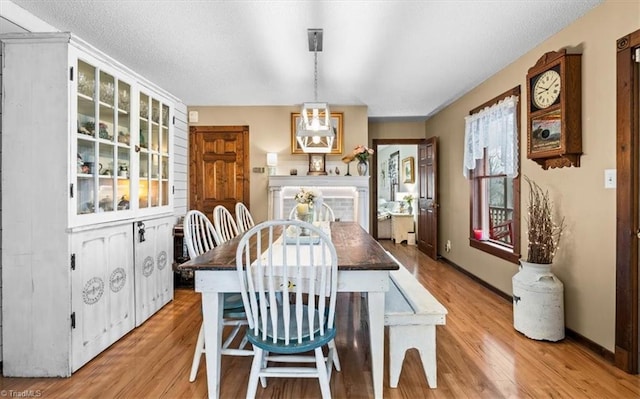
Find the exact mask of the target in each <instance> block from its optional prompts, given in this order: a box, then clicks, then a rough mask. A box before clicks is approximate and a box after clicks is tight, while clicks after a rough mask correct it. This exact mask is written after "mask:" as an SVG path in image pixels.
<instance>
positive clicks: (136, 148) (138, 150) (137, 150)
mask: <svg viewBox="0 0 640 399" xmlns="http://www.w3.org/2000/svg"><path fill="white" fill-rule="evenodd" d="M134 149H135V150H136V152H140V146H139V145H137V144H136V146H135V147H134Z"/></svg>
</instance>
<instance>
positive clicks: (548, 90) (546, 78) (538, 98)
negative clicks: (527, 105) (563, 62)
mask: <svg viewBox="0 0 640 399" xmlns="http://www.w3.org/2000/svg"><path fill="white" fill-rule="evenodd" d="M560 87H561V79H560V74H559V73H558V72H557V71H555V70H553V69H551V70H548V71H546V72H544V73H543V74H542V75H540V76H539V77H538V79H537V80H536V83H535V84H534V85H533V98H532V101H533V105H535V106H536V107H538V108H547V107H549V106H551V105H552V104H553V103H554V102H555V101H556V100H557V99H558V97H560Z"/></svg>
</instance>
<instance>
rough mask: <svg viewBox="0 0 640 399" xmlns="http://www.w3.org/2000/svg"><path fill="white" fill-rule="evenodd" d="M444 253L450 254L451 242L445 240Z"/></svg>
mask: <svg viewBox="0 0 640 399" xmlns="http://www.w3.org/2000/svg"><path fill="white" fill-rule="evenodd" d="M444 251H445V252H451V240H447V242H446V244H444Z"/></svg>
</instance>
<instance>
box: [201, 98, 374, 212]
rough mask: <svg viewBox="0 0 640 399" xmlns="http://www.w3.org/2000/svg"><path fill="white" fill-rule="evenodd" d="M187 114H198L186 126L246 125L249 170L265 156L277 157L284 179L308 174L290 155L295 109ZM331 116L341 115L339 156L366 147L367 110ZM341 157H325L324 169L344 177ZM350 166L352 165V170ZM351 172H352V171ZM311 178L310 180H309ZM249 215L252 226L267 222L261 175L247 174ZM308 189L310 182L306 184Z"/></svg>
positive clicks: (304, 160) (301, 160)
mask: <svg viewBox="0 0 640 399" xmlns="http://www.w3.org/2000/svg"><path fill="white" fill-rule="evenodd" d="M188 111H197V112H198V122H197V123H193V122H190V123H189V125H190V126H209V125H210V126H230V125H247V126H249V135H250V148H249V157H250V167H251V169H253V168H254V167H265V169H266V161H267V156H266V154H267V152H275V153H277V154H278V166H277V168H276V174H278V175H288V174H289V170H290V169H292V168H296V169H297V170H298V175H304V174H306V173H307V171H308V170H309V160H308V156H307V155H299V154H291V122H290V121H291V113H292V112H299V111H300V107H299V106H291V107H266V106H265V107H231V106H228V107H227V106H225V107H212V106H199V107H189V108H188ZM331 112H342V113H343V114H344V116H343V129H344V131H343V145H342V148H343V154H344V155H346V154H347V153H350V152H351V151H352V150H353V148H354V147H355V146H357V145H359V144H366V143H367V134H368V133H367V129H368V126H367V107H366V106H345V107H338V106H331ZM343 154H341V155H327V160H326V168H327V171H329V169H331V170H332V171H333V170H335V168H336V167H338V168H339V169H340V171H341V174H342V175H344V174H345V173H346V170H347V169H346V165H345V164H344V163H342V161H341V159H342V157H343ZM353 166H354V165H352V167H353ZM352 172H353V170H352ZM312 178H313V176H310V179H312ZM249 179H250V182H251V202H250V205H251V213H252V215H253V216H254V218H255V220H256V222H259V221H263V220H266V219H267V205H268V204H267V182H268V175H267V173H266V171H265V173H254V172H253V171H251V172H250V175H249ZM309 185H312V181H310V184H309Z"/></svg>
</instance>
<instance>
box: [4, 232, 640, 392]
mask: <svg viewBox="0 0 640 399" xmlns="http://www.w3.org/2000/svg"><path fill="white" fill-rule="evenodd" d="M382 244H383V246H385V247H386V248H388V249H389V250H390V251H392V253H394V255H395V256H396V258H398V259H399V260H400V261H401V262H402V263H403V264H404V265H405V266H406V267H407V268H408V269H409V270H410V271H414V272H415V273H416V275H417V276H418V279H419V280H420V282H421V283H422V284H423V285H425V286H426V287H427V288H428V289H429V290H430V291H431V293H433V295H434V296H435V297H436V298H438V300H440V302H442V304H443V305H444V306H445V307H446V308H447V309H448V311H449V314H448V316H447V324H446V325H445V326H438V327H437V353H438V356H437V359H438V360H437V361H438V388H437V389H430V388H429V387H428V386H427V382H426V378H425V377H424V374H423V371H422V367H421V364H420V360H419V357H418V355H417V353H416V352H415V350H411V351H409V352H408V353H407V357H406V359H405V363H404V366H403V369H402V374H401V376H400V383H399V385H398V388H397V389H391V388H389V387H388V385H389V384H388V381H389V375H388V369H387V367H385V375H384V385H385V391H384V396H385V398H407V399H413V398H639V397H640V377H639V376H635V375H629V374H626V373H624V372H622V371H620V370H619V369H616V368H615V367H613V366H612V365H611V364H610V363H608V362H607V361H605V360H604V359H603V358H601V357H599V356H598V355H596V354H594V353H592V352H590V351H589V350H587V349H585V348H584V347H582V346H580V345H578V344H576V343H575V342H574V341H572V340H571V339H569V338H567V339H565V340H563V341H561V342H557V343H550V342H540V341H534V340H530V339H527V338H525V337H524V336H522V335H521V334H519V333H518V332H516V331H515V330H514V329H513V324H512V307H511V303H510V302H509V301H507V300H505V299H504V298H502V297H500V296H498V295H496V294H495V293H493V292H491V291H489V290H487V289H486V288H484V287H482V286H481V285H479V284H477V283H475V282H474V281H472V280H471V279H469V278H468V277H467V276H465V275H464V274H462V273H460V272H459V271H457V270H455V269H454V268H452V267H451V266H449V265H447V264H445V263H442V262H436V261H433V260H431V259H429V258H428V257H427V256H425V255H424V254H422V253H420V252H418V251H417V250H416V249H415V247H408V246H407V245H405V244H393V243H391V242H390V241H382ZM339 303H340V306H339V312H340V313H339V316H338V326H337V328H338V329H339V330H338V337H337V339H336V341H337V346H338V350H339V353H340V360H341V362H342V368H343V370H342V372H340V373H336V372H334V373H333V375H332V377H331V390H332V394H333V397H335V398H370V397H372V387H371V373H370V365H369V343H368V339H367V327H366V323H365V322H364V321H363V320H365V319H366V318H365V309H364V306H365V305H364V303H363V301H362V299H361V297H360V296H359V295H349V294H340V302H339ZM200 321H201V316H200V296H199V294H196V293H194V292H193V291H191V290H188V289H178V290H176V295H175V300H174V301H173V302H172V303H170V304H168V305H167V306H165V307H164V308H163V309H162V310H161V311H160V312H159V313H157V314H156V315H155V316H153V317H152V318H151V319H150V320H149V321H147V322H146V323H145V324H143V325H142V326H141V327H139V328H137V329H136V330H134V331H132V332H131V333H129V334H128V335H127V336H126V337H124V338H123V339H121V340H120V341H118V342H117V343H115V344H114V345H113V346H112V347H111V348H109V349H108V350H106V351H105V352H103V353H102V354H100V355H99V356H98V357H97V358H95V359H94V360H92V361H91V362H90V363H88V364H87V365H85V366H84V367H83V368H81V369H80V370H78V371H77V372H76V373H74V375H73V376H72V377H71V378H63V379H59V378H54V379H43V378H34V379H28V378H0V390H1V391H0V395H2V396H3V397H25V396H30V397H35V396H40V397H43V398H74V399H77V398H206V396H207V384H206V378H205V373H206V368H205V362H204V361H202V362H201V364H200V370H199V372H198V376H197V379H196V381H195V382H194V383H189V381H188V379H189V370H190V367H191V359H192V356H193V348H194V345H195V341H196V336H197V333H198V328H199V326H200ZM386 355H387V354H386V353H385V359H386ZM250 363H251V358H239V357H228V356H225V357H223V360H222V387H221V389H220V394H221V397H222V398H234V399H235V398H239V397H244V395H245V392H246V384H247V378H248V375H249V367H250ZM258 397H260V398H296V399H297V398H318V397H320V389H319V387H318V382H317V380H315V379H286V380H280V379H271V380H269V385H268V387H267V388H266V389H262V388H261V387H258Z"/></svg>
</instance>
